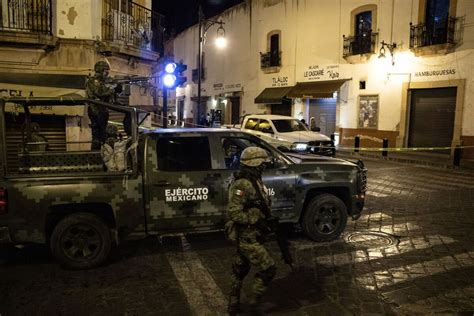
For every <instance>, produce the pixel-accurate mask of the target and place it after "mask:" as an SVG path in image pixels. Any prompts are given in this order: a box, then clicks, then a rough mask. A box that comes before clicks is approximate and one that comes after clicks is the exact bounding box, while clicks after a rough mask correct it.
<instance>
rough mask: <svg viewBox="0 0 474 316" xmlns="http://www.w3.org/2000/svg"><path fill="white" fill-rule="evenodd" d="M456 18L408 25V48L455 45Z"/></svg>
mask: <svg viewBox="0 0 474 316" xmlns="http://www.w3.org/2000/svg"><path fill="white" fill-rule="evenodd" d="M456 20H457V18H453V17H449V18H447V19H443V20H439V21H433V22H430V23H423V24H418V25H412V24H411V23H410V48H417V47H423V46H431V45H438V44H446V43H451V44H455V29H456Z"/></svg>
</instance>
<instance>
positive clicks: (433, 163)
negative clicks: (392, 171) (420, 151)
mask: <svg viewBox="0 0 474 316" xmlns="http://www.w3.org/2000/svg"><path fill="white" fill-rule="evenodd" d="M336 158H349V159H366V160H384V161H390V162H399V163H405V164H412V165H419V166H429V167H436V168H443V169H471V170H474V161H468V160H461V165H460V166H459V167H457V166H454V165H453V164H452V162H451V160H450V159H438V160H435V159H433V160H430V159H420V157H397V156H396V155H394V154H392V155H390V153H389V154H388V156H387V157H384V156H382V155H381V154H378V155H375V154H369V153H360V152H359V153H356V152H348V151H336Z"/></svg>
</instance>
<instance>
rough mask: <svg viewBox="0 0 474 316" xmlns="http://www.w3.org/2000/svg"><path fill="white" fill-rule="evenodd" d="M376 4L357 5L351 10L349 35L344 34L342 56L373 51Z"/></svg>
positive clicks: (375, 33)
mask: <svg viewBox="0 0 474 316" xmlns="http://www.w3.org/2000/svg"><path fill="white" fill-rule="evenodd" d="M376 29H377V6H376V5H375V4H369V5H364V6H361V7H358V8H356V9H354V10H352V12H351V35H350V36H348V37H345V36H344V56H351V55H359V54H370V53H374V52H375V44H376V42H377V38H376V36H377V32H376Z"/></svg>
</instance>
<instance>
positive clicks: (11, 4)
mask: <svg viewBox="0 0 474 316" xmlns="http://www.w3.org/2000/svg"><path fill="white" fill-rule="evenodd" d="M51 1H52V0H23V1H15V0H6V1H5V0H4V1H1V2H0V9H1V10H0V12H1V16H0V31H14V32H30V33H38V34H46V35H51V34H52V33H51V30H52V6H51Z"/></svg>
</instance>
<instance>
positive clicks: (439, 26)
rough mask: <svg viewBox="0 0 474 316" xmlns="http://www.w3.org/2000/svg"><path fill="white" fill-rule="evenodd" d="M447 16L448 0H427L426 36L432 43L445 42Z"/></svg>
mask: <svg viewBox="0 0 474 316" xmlns="http://www.w3.org/2000/svg"><path fill="white" fill-rule="evenodd" d="M448 18H449V0H427V2H426V20H425V23H426V32H427V34H426V36H428V37H429V38H430V41H431V43H430V44H432V45H435V44H442V43H446V36H447V30H448Z"/></svg>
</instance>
